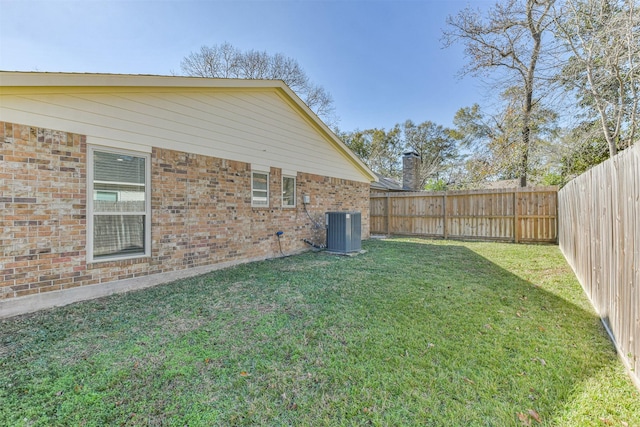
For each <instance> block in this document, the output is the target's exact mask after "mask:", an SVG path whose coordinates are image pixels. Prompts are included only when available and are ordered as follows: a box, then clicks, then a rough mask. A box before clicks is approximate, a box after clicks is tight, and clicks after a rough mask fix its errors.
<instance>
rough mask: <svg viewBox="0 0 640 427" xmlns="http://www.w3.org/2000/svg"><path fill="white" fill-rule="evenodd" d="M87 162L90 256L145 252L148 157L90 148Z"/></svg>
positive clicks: (146, 237) (139, 154) (147, 243)
mask: <svg viewBox="0 0 640 427" xmlns="http://www.w3.org/2000/svg"><path fill="white" fill-rule="evenodd" d="M89 165H90V168H89V187H90V191H89V193H90V194H89V234H88V236H89V239H88V240H89V242H88V243H89V246H90V247H89V248H88V250H87V252H88V254H89V259H90V260H91V259H93V260H102V259H107V258H111V257H132V256H145V255H148V254H149V246H150V238H149V237H150V230H149V227H150V203H149V171H148V170H147V169H148V167H149V156H148V155H146V154H142V153H135V154H134V153H131V152H127V151H118V152H116V151H107V150H102V149H99V148H91V149H90V150H89Z"/></svg>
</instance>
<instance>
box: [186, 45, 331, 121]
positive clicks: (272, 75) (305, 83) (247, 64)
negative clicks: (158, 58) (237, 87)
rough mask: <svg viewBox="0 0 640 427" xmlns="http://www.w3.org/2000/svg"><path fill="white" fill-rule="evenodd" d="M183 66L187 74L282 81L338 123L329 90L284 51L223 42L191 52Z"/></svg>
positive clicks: (324, 116) (314, 108) (322, 113)
mask: <svg viewBox="0 0 640 427" xmlns="http://www.w3.org/2000/svg"><path fill="white" fill-rule="evenodd" d="M180 68H181V70H182V72H183V73H184V74H185V75H187V76H196V77H221V78H240V79H271V80H273V79H275V80H282V81H284V82H285V83H286V84H287V86H289V87H290V88H291V90H293V91H294V92H295V93H296V94H298V96H300V98H301V99H302V100H303V101H304V102H305V103H306V104H307V106H308V107H309V108H310V109H311V110H313V112H315V113H316V114H317V115H318V116H319V117H320V118H322V120H323V121H324V122H325V123H326V124H327V125H329V126H335V124H336V122H337V117H336V115H335V108H334V106H333V99H332V97H331V95H330V94H329V92H327V91H326V90H325V89H324V88H322V87H320V86H317V85H315V84H313V83H311V82H310V81H309V77H308V76H307V74H306V73H305V72H304V70H303V69H302V68H301V67H300V65H299V64H298V62H297V61H296V60H295V59H292V58H289V57H287V56H284V55H283V54H280V53H278V54H275V55H270V54H268V53H267V52H265V51H257V50H248V51H246V52H242V51H240V50H239V49H237V48H235V47H233V46H232V45H231V44H230V43H223V44H221V45H214V46H202V47H201V48H200V50H199V51H196V52H191V53H190V54H189V55H187V56H185V57H184V58H183V59H182V62H181V64H180Z"/></svg>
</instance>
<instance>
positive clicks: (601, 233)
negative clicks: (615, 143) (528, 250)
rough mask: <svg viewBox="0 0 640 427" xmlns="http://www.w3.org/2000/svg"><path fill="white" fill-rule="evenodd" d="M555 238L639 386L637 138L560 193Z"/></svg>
mask: <svg viewBox="0 0 640 427" xmlns="http://www.w3.org/2000/svg"><path fill="white" fill-rule="evenodd" d="M558 205H559V212H560V218H559V220H560V232H559V244H560V249H561V250H562V253H563V254H564V256H565V258H566V259H567V261H568V262H569V265H571V267H572V268H573V270H574V271H575V273H576V276H577V278H578V280H579V281H580V283H581V285H582V287H583V288H584V290H585V292H586V294H587V295H588V296H589V298H590V299H591V303H592V304H593V306H594V307H595V309H596V310H597V312H598V314H599V315H600V317H601V318H602V321H603V323H604V325H605V327H606V328H607V330H608V332H609V334H610V335H611V338H612V339H613V341H614V343H615V345H616V349H617V350H618V353H619V354H620V357H621V358H622V360H623V362H624V363H625V365H626V366H627V369H628V370H629V372H630V374H631V378H632V379H633V380H634V382H635V383H636V386H638V388H640V143H636V144H635V145H633V146H632V147H631V148H629V149H627V150H625V151H623V152H622V153H620V154H619V155H618V156H616V157H614V158H613V159H609V160H607V161H606V162H604V163H602V164H600V165H598V166H596V167H594V168H592V169H590V170H589V171H587V172H586V173H584V174H583V175H580V176H579V177H578V178H576V179H574V180H573V181H571V182H569V183H568V184H567V185H566V186H565V187H564V188H563V189H562V190H560V192H559V194H558Z"/></svg>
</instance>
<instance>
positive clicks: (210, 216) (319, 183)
mask: <svg viewBox="0 0 640 427" xmlns="http://www.w3.org/2000/svg"><path fill="white" fill-rule="evenodd" d="M0 132H1V133H0V142H1V144H2V147H1V150H0V162H1V164H2V166H1V168H0V211H1V212H2V217H1V218H0V226H1V227H2V234H1V235H0V246H1V247H2V252H0V299H5V300H6V299H11V298H15V297H20V296H25V295H29V294H33V293H42V292H47V291H51V290H61V289H67V288H71V287H75V286H83V285H90V284H97V283H105V282H110V281H114V280H119V279H127V278H134V277H139V276H144V275H148V274H156V273H161V272H167V271H175V270H182V269H186V268H191V267H198V266H206V265H211V264H217V263H222V262H229V261H241V260H247V259H255V258H260V257H264V258H271V257H276V256H279V255H280V245H279V242H278V238H277V236H276V232H277V231H283V233H284V234H283V235H282V236H281V238H280V244H281V246H282V251H283V252H284V253H285V254H286V253H293V252H298V251H302V250H304V249H307V248H309V246H308V245H307V244H306V243H304V242H303V241H302V239H303V238H305V239H309V240H311V241H313V242H317V243H324V240H325V235H324V233H325V232H324V229H322V228H318V227H316V225H315V223H319V225H323V224H324V212H326V211H334V210H357V211H361V212H362V234H363V238H367V237H368V235H369V215H368V213H369V185H368V184H366V183H359V182H353V181H348V180H342V179H336V178H329V177H323V176H318V175H313V174H307V173H303V172H298V174H297V177H296V199H297V200H296V207H295V208H283V207H282V206H281V205H282V200H281V194H282V173H281V170H280V169H278V168H271V170H270V174H269V178H270V182H269V190H270V191H269V192H270V194H269V198H270V203H269V207H264V208H255V207H252V206H251V167H250V165H249V164H247V163H242V162H236V161H231V160H225V159H219V158H214V157H207V156H202V155H196V154H189V153H184V152H179V151H173V150H166V149H159V148H154V149H153V152H152V158H151V175H152V177H151V203H152V232H151V239H152V248H151V249H152V251H151V257H150V258H138V259H130V260H121V261H106V262H96V263H91V264H87V263H86V252H85V245H86V179H87V178H86V138H85V137H84V136H82V135H74V134H70V133H65V132H60V131H52V130H47V129H39V128H34V127H29V126H24V125H16V124H10V123H2V122H0ZM305 194H306V195H309V196H310V199H311V203H310V204H309V205H308V206H307V209H308V211H305V208H304V205H303V204H302V196H303V195H305ZM307 212H308V213H307Z"/></svg>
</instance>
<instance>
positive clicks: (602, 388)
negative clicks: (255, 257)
mask: <svg viewBox="0 0 640 427" xmlns="http://www.w3.org/2000/svg"><path fill="white" fill-rule="evenodd" d="M363 246H364V249H366V251H367V252H366V253H365V254H361V255H358V256H356V257H344V256H333V255H329V254H327V253H324V252H319V253H306V254H303V255H299V256H294V257H288V258H281V259H276V260H270V261H264V262H258V263H253V264H248V265H243V266H239V267H235V268H230V269H227V270H222V271H218V272H214V273H211V274H207V275H204V276H199V277H195V278H191V279H188V280H182V281H179V282H176V283H172V284H169V285H164V286H158V287H155V288H152V289H147V290H143V291H139V292H134V293H129V294H123V295H115V296H111V297H108V298H101V299H98V300H93V301H89V302H83V303H78V304H73V305H70V306H67V307H62V308H57V309H53V310H47V311H42V312H39V313H35V314H30V315H24V316H19V317H15V318H11V319H6V320H3V321H0V425H3V426H4V425H7V426H20V425H25V426H26V425H42V426H56V425H61V426H62V425H64V426H67V425H69V426H76V425H77V426H81V425H86V426H103V425H117V426H132V425H144V426H146V425H176V426H184V425H189V426H199V425H203V426H209V425H212V426H213V425H220V426H232V425H273V426H283V425H304V426H306V425H310V426H322V425H331V426H334V425H344V426H352V425H379V426H400V425H409V426H412V425H423V426H528V425H531V426H538V425H544V426H609V425H613V426H640V393H639V392H638V391H637V390H636V389H635V388H634V387H633V386H632V384H631V381H630V379H629V378H628V377H627V376H626V374H625V372H624V369H623V367H622V364H621V362H620V361H619V360H618V358H617V356H616V353H615V351H614V349H613V345H612V344H611V342H610V341H609V339H608V337H607V336H606V333H605V332H604V329H603V327H602V326H601V324H600V321H599V319H598V318H597V317H596V315H595V313H594V311H593V309H592V308H591V306H590V304H589V302H588V301H587V299H586V297H585V296H584V294H583V292H582V290H581V288H580V285H579V284H578V283H577V281H576V279H575V277H574V276H573V274H572V272H571V269H570V268H569V267H568V266H567V264H566V263H565V261H564V259H563V257H562V255H561V254H560V251H559V250H558V248H557V247H555V246H527V245H512V244H498V243H467V242H451V241H432V240H419V239H388V240H370V241H367V242H364V243H363Z"/></svg>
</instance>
